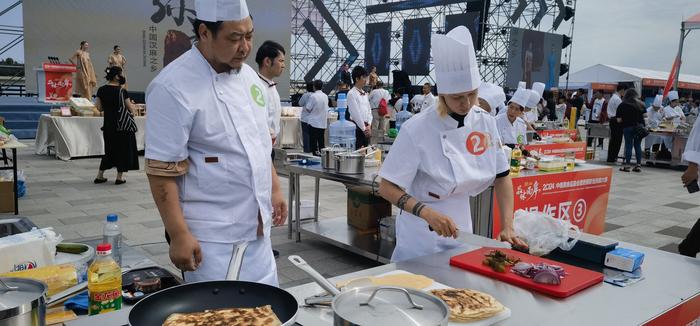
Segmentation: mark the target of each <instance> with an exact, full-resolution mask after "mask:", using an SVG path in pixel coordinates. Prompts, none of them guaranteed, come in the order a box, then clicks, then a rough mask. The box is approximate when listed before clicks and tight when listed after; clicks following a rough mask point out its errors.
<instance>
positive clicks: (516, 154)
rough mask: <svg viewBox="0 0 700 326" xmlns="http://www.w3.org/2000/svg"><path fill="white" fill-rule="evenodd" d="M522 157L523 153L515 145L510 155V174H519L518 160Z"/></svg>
mask: <svg viewBox="0 0 700 326" xmlns="http://www.w3.org/2000/svg"><path fill="white" fill-rule="evenodd" d="M522 157H523V151H522V150H521V149H520V145H515V148H513V151H512V152H511V154H510V174H511V175H518V174H520V159H521V158H522Z"/></svg>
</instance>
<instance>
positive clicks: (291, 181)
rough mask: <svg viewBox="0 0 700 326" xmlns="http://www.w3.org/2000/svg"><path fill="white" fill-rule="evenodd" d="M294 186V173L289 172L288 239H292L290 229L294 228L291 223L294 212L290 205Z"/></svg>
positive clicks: (292, 201) (292, 202)
mask: <svg viewBox="0 0 700 326" xmlns="http://www.w3.org/2000/svg"><path fill="white" fill-rule="evenodd" d="M294 187H295V186H294V173H293V172H289V196H288V199H287V200H288V202H287V203H288V204H287V205H289V206H288V207H289V209H288V210H287V224H288V226H287V229H288V232H287V238H288V239H290V240H291V239H292V232H293V231H292V229H293V228H294V226H293V225H292V223H293V221H294V213H293V209H292V205H293V204H294Z"/></svg>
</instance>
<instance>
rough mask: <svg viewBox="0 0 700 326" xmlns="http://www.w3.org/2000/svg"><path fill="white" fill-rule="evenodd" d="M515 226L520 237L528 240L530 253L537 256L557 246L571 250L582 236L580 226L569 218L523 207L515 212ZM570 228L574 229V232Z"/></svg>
mask: <svg viewBox="0 0 700 326" xmlns="http://www.w3.org/2000/svg"><path fill="white" fill-rule="evenodd" d="M513 228H514V229H515V233H516V234H517V235H518V237H520V238H521V239H523V240H525V242H527V244H528V246H529V247H530V254H532V255H535V256H542V255H546V254H548V253H550V252H551V251H552V250H554V249H555V248H557V247H559V248H560V249H561V250H566V251H569V250H571V248H573V247H574V245H575V244H576V242H577V241H578V239H579V238H580V237H581V230H579V228H578V226H576V225H573V224H571V222H569V221H568V220H562V219H556V218H553V217H551V216H548V215H546V214H544V213H542V212H537V211H533V212H528V211H525V210H522V209H519V210H517V211H516V212H515V218H514V219H513ZM569 230H573V234H572V232H569Z"/></svg>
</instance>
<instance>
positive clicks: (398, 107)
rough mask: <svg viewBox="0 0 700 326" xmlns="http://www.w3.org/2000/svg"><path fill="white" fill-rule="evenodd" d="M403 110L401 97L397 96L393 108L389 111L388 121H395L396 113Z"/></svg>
mask: <svg viewBox="0 0 700 326" xmlns="http://www.w3.org/2000/svg"><path fill="white" fill-rule="evenodd" d="M401 110H403V99H402V98H400V97H399V99H398V100H396V103H394V108H393V109H391V110H390V111H389V121H396V114H398V113H399V112H401Z"/></svg>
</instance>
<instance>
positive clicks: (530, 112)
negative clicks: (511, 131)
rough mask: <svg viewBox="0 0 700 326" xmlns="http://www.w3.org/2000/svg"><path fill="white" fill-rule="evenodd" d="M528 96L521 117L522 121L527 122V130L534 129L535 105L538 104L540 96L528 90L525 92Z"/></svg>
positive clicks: (536, 114)
mask: <svg viewBox="0 0 700 326" xmlns="http://www.w3.org/2000/svg"><path fill="white" fill-rule="evenodd" d="M527 91H528V92H529V93H530V95H529V97H528V100H527V104H526V105H525V114H524V115H523V120H525V122H527V124H528V129H532V130H534V129H535V122H537V116H538V113H537V103H540V98H541V96H540V95H539V94H537V91H535V90H532V89H529V90H527Z"/></svg>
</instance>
